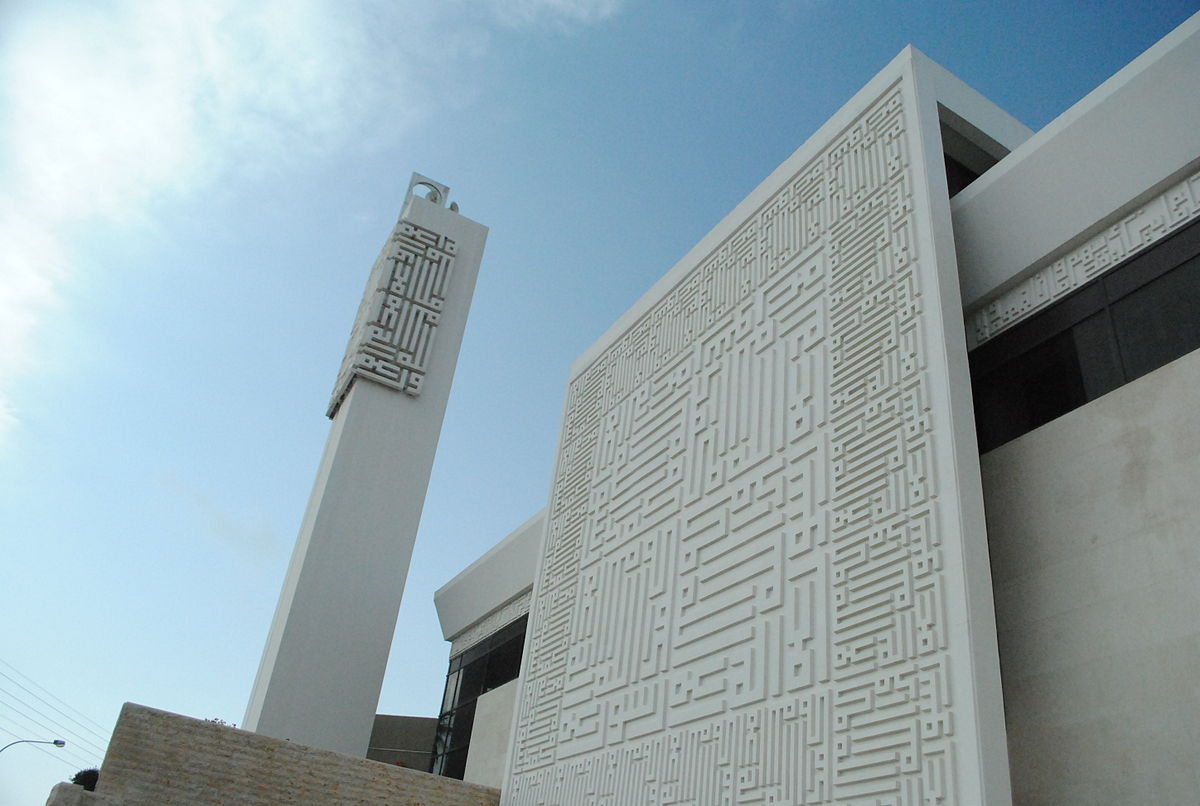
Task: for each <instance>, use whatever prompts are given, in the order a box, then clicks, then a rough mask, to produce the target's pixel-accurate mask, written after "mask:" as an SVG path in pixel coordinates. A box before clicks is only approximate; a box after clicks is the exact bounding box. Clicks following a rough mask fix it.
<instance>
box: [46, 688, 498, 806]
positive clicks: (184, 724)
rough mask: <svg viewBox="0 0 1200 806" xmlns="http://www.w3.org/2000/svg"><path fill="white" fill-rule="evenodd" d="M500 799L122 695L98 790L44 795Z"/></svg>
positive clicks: (169, 802)
mask: <svg viewBox="0 0 1200 806" xmlns="http://www.w3.org/2000/svg"><path fill="white" fill-rule="evenodd" d="M55 796H57V797H58V799H57V800H55V799H54V798H55ZM499 799H500V793H499V792H498V791H497V790H495V789H489V788H487V787H482V786H475V785H472V784H465V783H463V782H461V781H455V780H452V779H449V778H441V777H438V776H435V775H430V774H428V773H423V772H416V771H414V770H407V769H404V768H402V767H396V766H392V765H388V764H380V763H378V762H375V761H368V760H366V759H362V758H352V757H350V756H343V755H340V754H338V753H332V752H329V751H326V750H318V749H316V748H312V747H305V746H304V745H299V744H294V743H292V742H286V741H282V740H279V739H272V738H269V737H266V736H261V735H259V734H255V733H250V732H249V731H244V730H238V729H237V728H229V727H224V726H221V725H215V724H212V723H208V722H202V721H200V720H198V719H190V718H188V717H184V716H179V715H177V714H170V713H167V712H165V711H158V710H155V709H153V708H146V707H145V706H141V705H134V704H132V703H126V705H125V707H124V708H122V709H121V716H120V718H119V719H118V721H117V726H116V728H115V730H114V731H113V735H112V741H111V742H110V743H109V745H108V752H107V753H106V754H105V756H104V764H103V765H102V766H101V768H100V781H99V784H98V785H97V787H96V791H95V792H94V793H82V792H81V791H80V788H75V787H70V788H62V787H56V793H55V795H52V799H51V801H50V803H51V804H52V806H59V804H62V806H66V804H71V806H76V805H77V806H145V805H146V804H154V805H155V806H224V805H225V804H238V805H239V806H269V805H270V804H289V806H300V805H301V804H304V805H307V804H311V805H312V806H328V805H329V804H339V806H341V805H342V804H363V805H364V806H365V804H372V806H378V805H379V804H388V806H496V804H498V803H499Z"/></svg>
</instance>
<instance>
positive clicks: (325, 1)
mask: <svg viewBox="0 0 1200 806" xmlns="http://www.w3.org/2000/svg"><path fill="white" fill-rule="evenodd" d="M483 8H484V9H490V12H491V15H492V17H493V18H494V19H500V20H503V21H504V22H505V23H506V24H509V25H533V24H539V23H546V22H548V23H551V24H556V25H563V24H570V25H578V24H586V23H590V22H594V21H596V20H599V19H602V18H604V17H606V16H608V15H610V14H612V13H613V12H614V11H615V10H616V2H615V0H495V2H493V3H492V4H491V5H490V6H484V7H483ZM479 10H480V9H479V8H478V7H473V6H471V4H461V5H460V4H457V3H453V2H447V0H441V1H440V2H439V0H409V2H405V3H391V2H378V3H375V2H357V3H355V2H345V1H343V2H336V1H335V0H259V2H250V1H248V0H180V1H179V2H157V1H156V2H149V3H148V2H138V0H125V1H124V2H121V1H120V0H118V1H117V2H111V3H103V2H76V3H61V2H59V3H53V2H43V3H32V2H30V3H26V4H24V5H20V4H18V5H17V6H13V5H8V4H6V8H5V9H4V12H3V16H4V17H5V19H4V20H3V26H2V27H3V29H4V30H3V39H2V40H0V92H2V93H3V95H2V96H0V148H2V149H3V152H0V157H2V160H0V188H2V190H0V244H3V248H2V249H0V436H2V435H3V434H4V432H5V430H6V428H8V427H11V426H12V425H13V424H14V422H15V421H16V418H17V417H18V416H19V413H15V412H14V411H13V410H12V407H11V404H9V403H6V399H7V398H6V394H5V390H7V389H9V388H11V386H10V385H11V383H12V382H13V381H14V378H15V377H16V376H17V375H18V374H19V373H20V372H22V371H28V370H29V368H30V366H31V365H33V364H35V363H36V361H37V359H38V357H37V355H36V349H35V345H36V334H37V331H38V328H39V326H40V322H42V320H43V319H44V318H45V317H46V316H47V314H48V313H50V312H51V311H53V310H54V309H55V307H56V306H62V305H64V304H65V303H63V301H62V299H61V296H60V289H62V288H63V285H64V284H65V283H67V282H69V280H70V278H71V273H72V260H71V250H70V248H69V245H70V235H71V231H72V229H73V228H74V227H76V226H78V225H80V224H84V223H96V222H102V223H104V224H106V225H112V226H124V227H131V226H137V225H139V224H142V223H144V222H146V221H147V220H152V216H153V214H152V210H153V204H154V203H155V202H156V201H158V200H160V199H163V198H172V197H174V198H179V197H186V196H187V195H188V194H191V193H194V192H195V191H197V190H199V189H201V188H202V187H204V186H205V185H207V184H209V183H212V182H214V181H217V180H219V179H220V178H222V176H223V175H224V174H228V173H229V172H230V171H232V170H235V169H236V170H237V171H238V172H239V173H241V174H244V173H245V172H246V171H247V170H248V168H247V166H252V168H253V169H254V170H259V171H263V172H265V173H270V172H271V171H273V170H276V169H277V168H278V166H279V165H281V164H282V163H283V162H284V159H285V158H287V157H294V156H295V155H296V154H297V152H299V153H301V154H304V155H305V156H312V155H319V154H321V153H326V152H328V151H329V150H331V149H333V148H335V147H337V146H338V145H339V144H340V143H341V142H342V141H343V139H344V138H345V137H346V136H347V135H348V134H349V133H351V132H360V131H381V130H386V131H387V132H389V136H395V134H396V133H397V132H403V131H405V130H407V129H408V128H410V127H412V126H413V125H415V124H417V123H419V122H420V121H421V120H423V119H425V118H426V117H428V116H429V115H430V114H432V113H433V111H434V110H435V109H436V107H437V104H438V103H439V101H438V99H439V98H441V97H447V96H453V94H454V93H453V91H452V90H453V88H454V85H455V84H456V83H462V82H465V81H466V80H467V77H468V76H469V74H470V70H471V69H472V63H473V62H476V61H477V60H478V59H479V57H480V56H482V55H483V54H484V53H485V51H486V48H487V41H488V38H487V30H486V28H483V27H481V24H480V22H478V21H475V22H464V20H471V19H475V20H478V18H479V13H478V12H479ZM4 121H7V123H5V122H4ZM366 122H371V123H373V124H376V125H370V126H368V125H365V124H366ZM101 279H102V278H101Z"/></svg>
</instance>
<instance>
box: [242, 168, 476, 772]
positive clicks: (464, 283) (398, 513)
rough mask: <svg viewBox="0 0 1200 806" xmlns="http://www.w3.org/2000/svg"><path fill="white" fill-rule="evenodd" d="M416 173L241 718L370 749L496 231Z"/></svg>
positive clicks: (354, 343)
mask: <svg viewBox="0 0 1200 806" xmlns="http://www.w3.org/2000/svg"><path fill="white" fill-rule="evenodd" d="M449 191H450V189H449V188H448V187H446V186H445V185H442V184H439V183H437V182H434V181H432V180H430V179H427V178H425V177H423V176H421V175H419V174H413V178H412V181H411V183H410V184H409V189H408V196H407V198H406V199H405V202H404V208H403V211H402V212H401V214H400V220H399V221H398V222H397V223H396V227H395V229H393V230H392V234H391V237H389V238H388V241H387V243H386V244H385V245H384V248H383V251H382V252H381V253H380V255H379V259H378V260H376V261H375V266H374V268H373V269H372V270H371V278H370V281H369V282H368V284H367V290H366V293H365V294H364V295H363V300H362V304H361V305H360V306H359V309H358V317H357V319H356V320H355V323H354V331H353V333H352V334H351V336H350V344H349V346H348V347H347V349H346V357H345V359H344V360H343V361H342V367H341V371H340V372H339V373H338V378H337V384H336V386H335V387H334V390H333V398H332V400H331V401H330V404H329V411H328V414H329V417H330V419H332V420H333V426H332V428H331V429H330V432H329V439H328V441H327V442H326V444H325V453H324V455H323V456H322V457H321V465H320V467H319V468H318V470H317V479H316V483H315V484H314V485H313V491H312V495H311V497H310V498H309V502H308V509H307V510H306V512H305V513H304V521H303V523H302V524H301V525H300V534H299V536H298V537H297V538H296V548H295V550H294V552H293V554H292V561H291V564H290V566H289V567H288V572H287V577H286V579H284V582H283V592H282V593H281V594H280V596H279V605H278V607H277V609H276V611H275V618H274V620H273V621H272V623H271V632H270V634H269V635H268V637H267V646H266V649H265V650H264V651H263V657H262V663H261V664H260V666H259V670H258V676H257V677H256V678H255V681H254V689H253V690H252V692H251V694H250V704H249V706H248V708H247V710H246V718H245V722H244V727H246V728H247V729H248V730H253V731H256V732H258V733H262V734H265V735H267V736H274V737H277V738H281V739H289V740H291V741H294V742H299V743H301V744H306V745H311V746H313V747H320V748H324V749H326V750H334V751H337V752H340V753H346V754H350V755H356V756H365V755H366V752H367V743H368V741H369V740H370V736H371V726H372V723H373V720H374V716H375V709H376V706H377V705H378V703H379V690H380V687H381V686H382V684H383V674H384V670H385V669H386V667H387V659H388V651H389V649H390V648H391V643H392V633H393V631H394V630H395V627H396V616H397V614H398V613H399V610H400V598H401V595H402V594H403V592H404V582H405V578H406V576H407V574H408V564H409V560H410V559H411V557H412V551H413V543H414V541H415V540H416V536H417V526H418V524H419V523H420V520H421V507H422V505H423V504H424V501H425V491H426V488H427V487H428V486H429V474H430V470H431V468H432V466H433V456H434V451H435V449H436V448H437V442H438V436H439V434H440V432H441V428H442V417H443V415H444V414H445V412H446V400H447V398H448V397H449V394H450V382H451V380H452V379H453V376H454V365H455V363H456V362H457V360H458V351H459V347H460V346H461V344H462V337H463V329H464V327H465V326H466V322H467V310H468V308H469V307H470V304H471V295H472V293H473V292H474V289H475V278H476V276H477V274H478V272H479V262H480V258H481V257H482V255H483V245H484V241H485V240H486V239H487V228H486V227H484V226H482V225H480V224H477V223H475V222H474V221H471V220H470V219H468V218H464V217H463V216H461V215H459V213H458V205H456V204H451V205H450V206H449V207H448V208H447V207H446V203H447V198H448V195H449Z"/></svg>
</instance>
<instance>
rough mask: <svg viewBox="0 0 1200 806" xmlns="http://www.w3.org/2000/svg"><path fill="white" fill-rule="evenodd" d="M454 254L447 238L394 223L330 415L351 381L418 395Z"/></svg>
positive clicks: (406, 223) (407, 223)
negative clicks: (361, 379) (380, 385)
mask: <svg viewBox="0 0 1200 806" xmlns="http://www.w3.org/2000/svg"><path fill="white" fill-rule="evenodd" d="M455 252H456V247H455V243H454V241H453V240H451V239H450V238H447V237H446V236H444V235H439V234H438V233H436V232H434V231H433V230H431V229H427V228H425V227H421V226H418V225H416V224H413V223H412V222H410V221H404V220H401V221H400V222H399V223H398V224H397V225H396V229H395V230H394V231H393V232H392V239H391V248H390V249H386V250H384V253H383V254H382V255H380V257H379V260H378V261H376V263H375V266H374V268H373V269H372V270H371V279H370V281H369V285H368V291H367V293H366V294H365V295H364V296H363V301H362V305H361V306H360V307H359V310H358V316H357V317H356V319H355V322H354V331H353V332H352V333H351V336H350V343H349V345H348V346H347V348H346V357H345V358H344V359H343V360H342V368H341V371H340V372H339V373H338V379H337V384H336V385H335V387H334V392H333V398H332V399H331V400H330V403H329V416H330V417H332V416H333V415H334V414H335V413H336V412H337V409H338V406H340V405H341V402H342V400H343V399H344V398H345V397H346V393H347V392H348V391H349V390H350V384H351V383H352V382H353V380H354V378H356V377H359V378H366V379H368V380H372V381H375V382H376V383H380V384H383V385H384V386H387V387H389V388H391V389H397V390H399V391H401V392H404V393H406V394H409V395H412V396H414V397H415V396H416V395H418V394H420V392H421V383H422V381H423V380H424V377H425V371H426V367H427V364H428V360H429V354H430V350H431V349H432V348H433V339H434V336H435V335H436V332H437V326H438V322H439V320H440V318H441V312H442V308H443V306H444V305H445V301H446V286H447V284H448V283H449V281H450V273H451V271H452V270H453V268H454V255H455ZM372 288H374V290H373V291H372V290H371V289H372Z"/></svg>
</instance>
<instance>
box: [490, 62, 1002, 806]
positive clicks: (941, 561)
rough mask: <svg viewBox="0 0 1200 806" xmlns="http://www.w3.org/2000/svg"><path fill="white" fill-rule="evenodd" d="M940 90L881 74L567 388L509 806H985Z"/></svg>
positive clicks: (981, 546) (997, 797) (985, 676)
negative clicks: (598, 804) (880, 804)
mask: <svg viewBox="0 0 1200 806" xmlns="http://www.w3.org/2000/svg"><path fill="white" fill-rule="evenodd" d="M950 81H951V78H949V77H948V74H944V71H942V72H937V71H934V70H932V69H930V68H929V65H928V63H927V60H926V59H925V58H924V57H923V56H921V55H920V54H919V53H917V52H916V51H914V50H912V49H909V50H906V51H905V52H904V53H902V54H901V55H900V56H899V57H898V58H897V59H896V60H894V61H893V63H892V64H891V65H889V67H888V68H886V69H885V70H884V71H883V72H882V73H881V74H880V75H879V76H877V77H876V78H875V79H873V80H872V82H871V83H870V84H868V86H867V87H866V88H865V89H864V90H863V91H862V92H861V93H859V94H858V95H857V96H856V97H855V98H854V99H853V100H852V101H851V102H850V103H849V104H847V106H846V107H845V108H843V109H842V110H841V111H840V112H839V113H838V114H837V115H835V116H834V118H833V119H831V120H830V121H829V122H828V123H827V124H826V125H825V126H823V127H822V128H821V130H820V131H819V132H818V133H817V134H816V135H815V136H814V137H813V138H812V139H811V140H810V141H809V142H808V143H807V144H805V145H804V146H803V147H801V149H800V150H799V151H797V153H796V154H795V155H793V156H792V157H791V158H790V159H789V160H788V161H787V162H785V163H784V165H782V166H781V167H780V168H779V169H778V170H777V171H775V172H774V173H773V174H772V175H771V177H769V178H768V179H767V180H766V181H765V182H764V183H763V184H762V185H760V186H759V188H758V189H756V190H755V191H754V192H753V193H751V195H750V196H749V197H748V198H747V199H746V200H745V201H743V202H742V203H741V204H740V205H738V207H737V208H735V210H734V212H733V213H731V214H730V216H728V217H727V218H726V219H725V220H724V221H723V222H722V223H721V224H720V225H719V226H718V227H717V228H716V229H715V230H714V231H713V232H712V233H710V234H709V235H708V236H706V237H705V238H704V239H703V240H702V241H701V243H700V244H699V245H698V246H697V247H696V248H695V249H693V250H692V252H690V253H689V254H688V256H687V257H685V258H684V260H683V261H681V262H680V263H679V264H678V265H676V267H675V268H674V269H672V270H671V271H670V272H669V273H668V274H667V275H666V276H665V277H664V278H663V279H662V280H661V281H660V282H659V283H657V284H656V285H655V287H654V288H653V289H652V290H651V292H650V293H649V294H647V296H646V297H644V298H643V299H642V300H641V301H639V302H638V303H637V304H636V305H635V306H634V307H633V308H632V309H631V310H630V311H629V312H628V313H627V314H625V315H624V316H622V317H621V318H620V319H619V320H618V322H617V324H616V325H614V326H613V328H612V329H610V331H609V332H608V334H606V336H605V337H604V338H603V339H601V341H600V342H598V343H597V344H596V345H595V346H594V347H592V348H591V349H590V350H588V351H587V352H586V353H585V355H584V356H583V357H582V358H581V359H580V360H579V361H578V362H576V365H575V368H574V372H573V378H572V380H571V383H570V385H569V388H568V399H567V402H566V413H565V417H564V425H563V436H562V442H561V444H560V448H559V461H558V466H557V469H556V474H555V481H554V491H553V493H552V497H551V507H550V508H549V510H548V514H547V524H548V525H547V536H546V542H545V547H544V552H543V560H542V565H541V569H540V571H539V577H538V581H537V584H536V586H535V593H534V602H533V608H532V611H531V615H530V620H531V621H530V632H529V637H528V639H527V643H526V654H525V660H524V666H523V670H522V677H521V694H520V698H519V702H518V706H517V707H518V713H517V717H516V719H515V720H514V750H513V753H512V759H511V761H510V771H509V774H508V777H507V780H506V784H505V787H504V789H503V792H504V795H503V797H504V802H505V803H506V804H510V805H511V806H516V805H517V804H533V803H538V804H576V803H583V802H587V801H589V800H594V799H607V800H609V801H611V802H614V803H621V804H630V805H631V806H632V805H633V804H637V803H661V802H670V803H680V804H684V803H687V804H713V803H722V802H756V801H762V802H780V803H797V802H807V803H846V802H851V801H853V802H873V801H874V800H876V799H880V800H886V801H887V802H889V803H893V804H898V805H899V806H908V804H923V803H927V802H945V803H974V804H984V803H986V804H1006V803H1008V802H1009V793H1008V766H1007V756H1006V752H1005V741H1004V733H1003V719H1002V714H1003V711H1002V704H1001V698H1000V684H999V669H998V661H997V656H996V650H995V637H996V635H995V626H994V621H993V616H992V611H991V589H990V583H989V569H988V563H987V553H986V551H987V549H986V541H985V536H984V530H983V517H982V498H981V494H980V489H979V483H978V458H977V455H976V454H975V451H974V436H973V435H974V429H973V423H972V419H971V413H970V398H969V387H968V385H967V383H968V379H967V371H966V353H965V346H964V345H965V340H964V338H963V331H962V327H963V325H962V318H961V304H960V298H959V293H958V288H957V272H956V268H955V264H954V248H953V242H952V239H951V225H950V207H949V203H948V200H947V199H946V186H945V176H944V171H943V166H942V159H941V149H940V136H939V133H938V118H937V103H938V101H939V100H941V98H940V97H939V95H940V91H945V87H946V85H947V84H948V83H949V82H950ZM949 94H953V93H949ZM968 95H969V93H967V92H966V91H965V90H964V91H963V92H961V93H959V95H958V96H957V97H959V98H962V97H967V96H968ZM971 103H977V104H981V105H982V104H986V102H984V101H982V99H978V98H972V99H971ZM960 106H961V104H960ZM964 114H965V113H964ZM995 117H996V118H1000V117H1002V115H1001V114H1000V113H998V112H996V113H995ZM972 122H974V123H977V125H979V126H980V128H983V129H984V130H985V131H986V125H987V122H986V121H972ZM1010 134H1011V132H1010ZM1001 136H1008V135H1004V134H1003V133H1002V134H1001Z"/></svg>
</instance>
